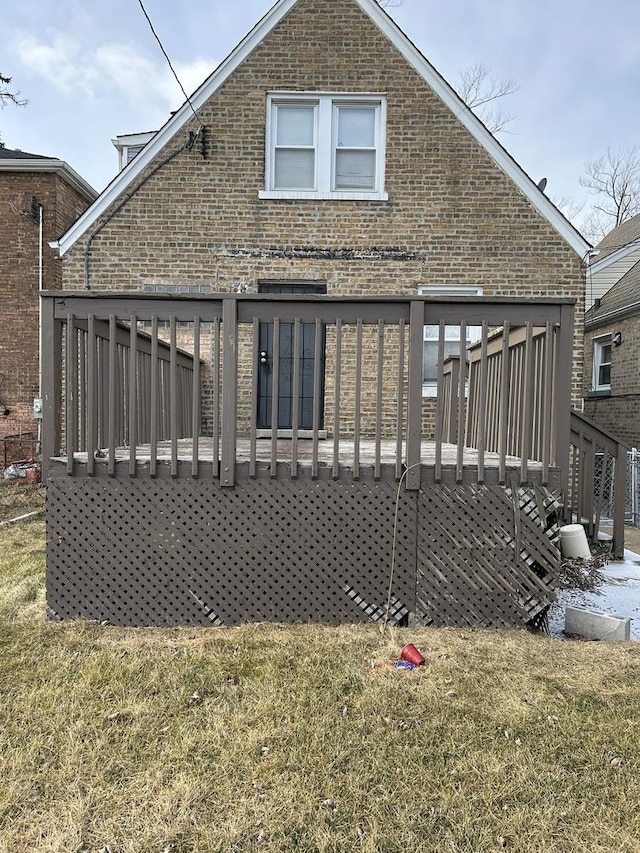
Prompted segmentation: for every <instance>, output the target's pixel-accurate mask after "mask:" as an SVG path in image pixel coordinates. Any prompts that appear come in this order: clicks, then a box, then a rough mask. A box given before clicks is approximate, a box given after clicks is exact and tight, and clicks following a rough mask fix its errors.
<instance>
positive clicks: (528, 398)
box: [520, 320, 534, 483]
mask: <svg viewBox="0 0 640 853" xmlns="http://www.w3.org/2000/svg"><path fill="white" fill-rule="evenodd" d="M526 330H527V331H526V338H525V344H524V364H523V369H522V378H523V381H522V424H521V428H520V430H521V433H520V482H521V483H526V482H527V480H528V479H529V458H530V457H531V432H532V429H533V397H534V391H533V366H534V365H533V325H532V323H531V321H530V320H527V325H526Z"/></svg>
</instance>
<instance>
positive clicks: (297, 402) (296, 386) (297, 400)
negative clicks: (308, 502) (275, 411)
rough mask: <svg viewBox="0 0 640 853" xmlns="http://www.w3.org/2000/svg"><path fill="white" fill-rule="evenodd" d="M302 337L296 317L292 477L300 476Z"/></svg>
mask: <svg viewBox="0 0 640 853" xmlns="http://www.w3.org/2000/svg"><path fill="white" fill-rule="evenodd" d="M301 335H302V324H301V322H300V318H299V317H296V318H295V319H294V323H293V389H292V394H293V400H292V406H291V476H292V477H293V478H295V477H297V476H298V429H299V426H300V383H301V381H302V379H301V371H300V366H301V353H300V347H301Z"/></svg>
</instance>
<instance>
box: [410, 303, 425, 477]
mask: <svg viewBox="0 0 640 853" xmlns="http://www.w3.org/2000/svg"><path fill="white" fill-rule="evenodd" d="M423 326H424V302H417V301H415V300H412V301H411V308H410V312H409V385H408V393H407V456H406V459H407V486H406V487H407V489H408V490H409V491H417V490H418V489H419V488H420V456H421V450H422V448H421V441H422V350H423V346H424V345H423V332H422V329H423Z"/></svg>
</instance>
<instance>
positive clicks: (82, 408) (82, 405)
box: [78, 329, 88, 450]
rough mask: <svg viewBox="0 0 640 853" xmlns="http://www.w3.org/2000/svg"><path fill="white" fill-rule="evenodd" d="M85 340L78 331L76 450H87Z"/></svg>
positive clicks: (85, 333)
mask: <svg viewBox="0 0 640 853" xmlns="http://www.w3.org/2000/svg"><path fill="white" fill-rule="evenodd" d="M87 338H88V333H87V332H85V331H84V330H83V329H81V330H79V331H78V411H79V416H78V450H87Z"/></svg>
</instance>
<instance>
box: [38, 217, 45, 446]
mask: <svg viewBox="0 0 640 853" xmlns="http://www.w3.org/2000/svg"><path fill="white" fill-rule="evenodd" d="M43 219H44V208H43V207H42V205H41V204H38V399H39V400H40V401H41V400H42V350H43V346H42V283H43V268H42V267H43V264H42V231H43ZM41 446H42V416H40V417H39V418H38V438H37V448H38V453H39V452H40V447H41Z"/></svg>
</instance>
